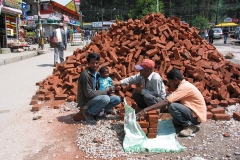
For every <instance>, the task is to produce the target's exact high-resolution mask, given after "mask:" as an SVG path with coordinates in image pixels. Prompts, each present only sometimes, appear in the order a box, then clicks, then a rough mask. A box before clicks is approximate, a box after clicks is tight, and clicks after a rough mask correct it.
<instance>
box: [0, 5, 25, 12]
mask: <svg viewBox="0 0 240 160" xmlns="http://www.w3.org/2000/svg"><path fill="white" fill-rule="evenodd" d="M2 11H5V12H10V13H15V14H22V11H21V10H20V9H16V8H11V7H7V6H2Z"/></svg>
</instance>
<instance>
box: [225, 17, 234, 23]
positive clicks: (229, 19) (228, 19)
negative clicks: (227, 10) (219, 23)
mask: <svg viewBox="0 0 240 160" xmlns="http://www.w3.org/2000/svg"><path fill="white" fill-rule="evenodd" d="M223 21H224V22H232V18H230V17H228V18H225V19H224V20H223Z"/></svg>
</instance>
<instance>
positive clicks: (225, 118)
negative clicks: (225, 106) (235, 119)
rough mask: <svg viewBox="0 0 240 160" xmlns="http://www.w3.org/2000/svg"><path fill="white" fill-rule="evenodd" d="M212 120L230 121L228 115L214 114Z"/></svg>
mask: <svg viewBox="0 0 240 160" xmlns="http://www.w3.org/2000/svg"><path fill="white" fill-rule="evenodd" d="M213 119H214V120H216V121H217V120H226V121H229V120H230V119H231V117H230V115H229V114H214V115H213Z"/></svg>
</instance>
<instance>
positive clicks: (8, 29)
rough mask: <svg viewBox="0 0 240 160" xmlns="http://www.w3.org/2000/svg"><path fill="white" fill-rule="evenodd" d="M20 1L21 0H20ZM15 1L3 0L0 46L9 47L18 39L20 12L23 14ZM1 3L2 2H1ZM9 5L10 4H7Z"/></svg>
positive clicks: (0, 13) (0, 18)
mask: <svg viewBox="0 0 240 160" xmlns="http://www.w3.org/2000/svg"><path fill="white" fill-rule="evenodd" d="M18 1H19V0H18ZM11 2H13V1H9V0H3V1H2V5H1V4H0V5H1V12H0V47H1V48H8V47H9V46H10V45H11V44H12V43H17V41H18V14H22V11H21V10H20V9H21V6H19V9H17V8H12V7H18V6H16V4H15V3H13V4H12V3H11ZM0 3H1V2H0ZM6 5H8V6H6Z"/></svg>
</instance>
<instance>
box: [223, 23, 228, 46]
mask: <svg viewBox="0 0 240 160" xmlns="http://www.w3.org/2000/svg"><path fill="white" fill-rule="evenodd" d="M228 33H229V31H228V29H227V27H224V28H223V38H224V44H226V43H227V37H228Z"/></svg>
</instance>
